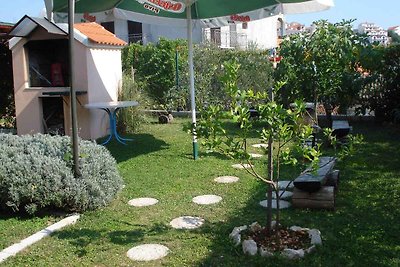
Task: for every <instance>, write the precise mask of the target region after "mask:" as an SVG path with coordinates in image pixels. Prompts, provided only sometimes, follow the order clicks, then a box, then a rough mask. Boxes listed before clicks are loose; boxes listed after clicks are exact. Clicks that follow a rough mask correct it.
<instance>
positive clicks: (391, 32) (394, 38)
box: [388, 30, 400, 44]
mask: <svg viewBox="0 0 400 267" xmlns="http://www.w3.org/2000/svg"><path fill="white" fill-rule="evenodd" d="M388 36H389V37H391V38H392V44H400V35H398V34H397V32H395V31H394V30H389V31H388Z"/></svg>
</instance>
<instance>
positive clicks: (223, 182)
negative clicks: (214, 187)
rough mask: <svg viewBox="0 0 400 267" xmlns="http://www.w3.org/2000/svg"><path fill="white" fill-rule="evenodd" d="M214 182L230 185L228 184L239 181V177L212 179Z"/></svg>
mask: <svg viewBox="0 0 400 267" xmlns="http://www.w3.org/2000/svg"><path fill="white" fill-rule="evenodd" d="M214 181H215V182H217V183H220V184H230V183H236V182H237V181H239V177H236V176H219V177H217V178H215V179H214Z"/></svg>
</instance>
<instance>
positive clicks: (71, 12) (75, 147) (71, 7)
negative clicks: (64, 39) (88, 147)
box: [68, 0, 81, 177]
mask: <svg viewBox="0 0 400 267" xmlns="http://www.w3.org/2000/svg"><path fill="white" fill-rule="evenodd" d="M74 17H75V0H69V1H68V36H69V39H68V41H69V88H70V107H71V126H72V135H71V141H72V158H73V164H74V174H75V177H79V176H80V175H81V174H80V171H79V143H78V142H79V140H78V120H77V115H76V92H75V87H74V66H75V60H74V39H75V38H74Z"/></svg>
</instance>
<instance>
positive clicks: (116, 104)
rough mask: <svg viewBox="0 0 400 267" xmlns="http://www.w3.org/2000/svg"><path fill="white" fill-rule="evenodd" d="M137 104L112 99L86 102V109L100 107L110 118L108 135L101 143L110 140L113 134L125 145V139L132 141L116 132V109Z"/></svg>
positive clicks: (136, 103)
mask: <svg viewBox="0 0 400 267" xmlns="http://www.w3.org/2000/svg"><path fill="white" fill-rule="evenodd" d="M137 105H139V103H138V102H136V101H113V102H98V103H90V104H86V105H85V108H87V109H101V110H104V111H105V112H107V114H108V117H109V119H110V135H109V136H108V138H107V140H106V141H104V142H103V143H102V145H105V144H107V143H108V142H110V140H111V138H112V137H113V136H114V137H115V139H116V140H117V141H118V142H120V143H122V144H124V145H126V143H125V141H132V139H128V138H122V137H121V136H120V135H119V134H118V132H117V111H118V110H119V109H121V108H127V107H135V106H137Z"/></svg>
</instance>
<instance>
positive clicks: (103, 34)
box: [74, 22, 127, 46]
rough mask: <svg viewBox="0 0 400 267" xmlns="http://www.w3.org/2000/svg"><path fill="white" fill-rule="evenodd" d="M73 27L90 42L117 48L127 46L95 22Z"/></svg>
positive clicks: (78, 24)
mask: <svg viewBox="0 0 400 267" xmlns="http://www.w3.org/2000/svg"><path fill="white" fill-rule="evenodd" d="M74 27H75V29H77V30H79V31H80V32H81V33H82V34H84V35H86V36H87V37H88V38H89V39H90V40H91V41H93V42H95V43H98V44H104V45H117V46H124V45H126V44H127V43H126V42H125V41H123V40H121V39H119V38H118V37H116V36H115V35H114V34H113V33H111V32H109V31H107V30H106V29H104V27H103V26H101V25H99V24H97V23H96V22H90V23H77V24H75V25H74Z"/></svg>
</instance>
